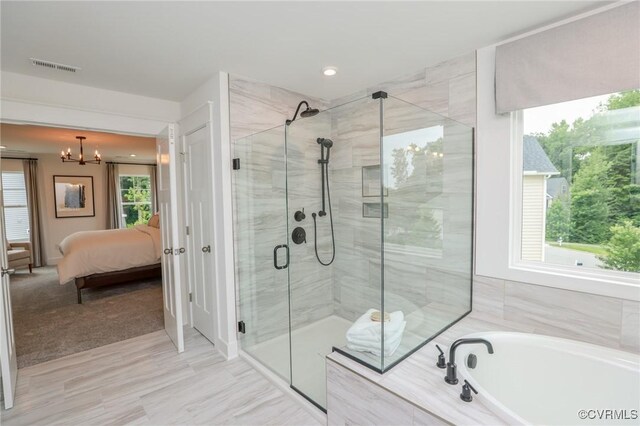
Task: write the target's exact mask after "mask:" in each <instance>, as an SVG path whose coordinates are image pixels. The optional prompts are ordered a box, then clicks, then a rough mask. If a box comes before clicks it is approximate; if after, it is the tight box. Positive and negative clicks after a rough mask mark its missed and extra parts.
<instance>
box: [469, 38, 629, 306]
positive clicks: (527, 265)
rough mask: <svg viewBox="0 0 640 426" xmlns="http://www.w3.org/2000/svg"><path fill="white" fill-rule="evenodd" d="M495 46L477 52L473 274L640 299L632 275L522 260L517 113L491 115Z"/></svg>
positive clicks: (520, 159)
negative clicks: (474, 266)
mask: <svg viewBox="0 0 640 426" xmlns="http://www.w3.org/2000/svg"><path fill="white" fill-rule="evenodd" d="M494 76H495V46H489V47H485V48H482V49H479V50H478V54H477V81H478V86H477V114H478V124H477V129H478V132H477V141H478V142H477V145H476V146H477V152H478V154H477V194H478V195H477V205H478V209H477V213H476V215H477V216H476V217H477V222H476V246H477V249H476V274H477V275H480V276H485V277H492V278H499V279H504V280H509V281H519V282H524V283H528V284H535V285H541V286H545V287H554V288H560V289H565V290H573V291H580V292H584V293H592V294H598V295H602V296H610V297H617V298H621V299H629V300H636V301H640V285H639V283H638V278H637V275H636V274H631V273H622V272H614V271H605V270H603V271H599V270H594V269H585V270H577V269H576V268H574V267H563V266H550V265H543V264H537V263H535V262H523V261H521V260H520V249H521V235H520V233H519V232H512V230H515V229H521V228H520V223H521V220H522V219H521V218H522V191H521V188H522V144H518V143H514V142H513V141H518V140H521V138H522V129H521V126H519V125H518V123H520V122H521V121H520V120H521V119H520V117H521V115H522V113H521V112H516V113H512V114H506V115H496V114H495V91H494Z"/></svg>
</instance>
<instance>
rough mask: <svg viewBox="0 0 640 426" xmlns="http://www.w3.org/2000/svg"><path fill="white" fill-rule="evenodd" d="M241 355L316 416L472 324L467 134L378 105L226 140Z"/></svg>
mask: <svg viewBox="0 0 640 426" xmlns="http://www.w3.org/2000/svg"><path fill="white" fill-rule="evenodd" d="M234 157H235V158H238V159H239V163H240V168H239V169H238V170H234V203H235V204H234V220H235V224H234V225H235V230H234V232H235V250H236V253H235V255H236V256H235V259H236V282H237V297H238V321H239V328H240V330H241V332H240V342H241V348H242V350H243V351H245V352H246V353H247V354H248V355H250V356H251V357H253V358H254V359H256V360H257V361H258V362H260V363H261V364H263V365H264V366H266V367H268V368H269V369H270V370H272V371H273V372H275V373H276V374H277V375H279V376H280V377H281V378H282V379H283V380H286V381H287V382H288V383H289V384H290V386H291V387H292V388H293V389H295V390H296V391H298V392H299V393H301V394H302V395H304V396H305V397H306V398H307V399H309V400H310V401H311V402H313V403H314V404H315V405H317V406H318V407H319V408H321V409H325V407H326V388H325V386H326V378H325V356H326V355H327V354H328V353H330V352H331V351H339V352H341V353H342V354H344V355H346V356H348V357H351V358H352V359H354V360H356V361H358V362H360V363H361V364H363V365H365V366H367V367H369V368H371V369H373V370H375V371H378V372H380V373H382V372H385V371H387V370H388V369H390V368H392V367H393V366H394V365H396V364H397V363H398V362H401V361H402V360H403V359H404V358H406V357H407V356H409V355H410V354H411V353H413V352H414V351H415V350H417V349H419V348H420V347H421V346H423V345H424V344H425V343H427V342H428V341H429V340H431V339H433V338H434V337H435V336H437V335H438V334H439V333H441V332H442V331H444V330H445V329H447V328H448V327H450V326H451V325H452V324H454V323H455V322H456V321H458V320H460V319H461V318H462V317H464V316H465V315H467V314H468V313H469V312H470V311H471V274H472V259H473V257H472V248H473V244H472V242H473V239H472V235H473V229H472V223H473V176H474V169H473V166H474V151H473V129H472V128H471V127H468V126H466V125H463V124H461V123H458V122H455V121H453V120H451V119H448V118H446V117H443V116H440V115H438V114H435V113H433V112H429V111H427V110H424V109H422V108H420V107H418V106H416V105H413V104H411V103H408V102H405V101H402V100H400V99H398V98H394V97H392V96H388V95H387V94H386V93H384V92H377V93H374V94H373V95H372V96H370V97H367V98H363V99H359V100H355V101H353V102H350V103H347V104H344V105H341V106H337V107H334V108H331V109H328V110H326V111H323V112H320V113H319V114H317V115H315V116H313V117H307V118H299V119H297V120H295V121H294V122H292V123H291V124H290V125H283V126H279V127H276V128H273V129H270V130H267V131H264V132H261V133H258V134H255V135H252V136H249V137H246V138H243V139H239V140H236V141H234Z"/></svg>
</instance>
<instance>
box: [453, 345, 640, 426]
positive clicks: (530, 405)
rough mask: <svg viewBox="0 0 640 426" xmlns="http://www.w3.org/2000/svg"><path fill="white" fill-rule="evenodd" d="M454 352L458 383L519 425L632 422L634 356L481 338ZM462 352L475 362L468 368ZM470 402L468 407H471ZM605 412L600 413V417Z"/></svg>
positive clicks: (639, 360) (636, 408) (639, 387)
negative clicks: (490, 349)
mask: <svg viewBox="0 0 640 426" xmlns="http://www.w3.org/2000/svg"><path fill="white" fill-rule="evenodd" d="M464 337H481V338H484V339H487V340H489V341H490V342H491V343H492V344H493V348H494V354H493V355H490V354H488V353H487V349H486V347H485V346H484V345H462V346H460V347H458V349H457V350H456V364H457V365H458V378H459V379H460V382H462V380H463V379H467V381H468V382H469V383H471V385H472V386H474V387H475V388H476V390H477V391H478V392H479V394H480V395H482V398H483V399H484V401H486V402H488V404H489V405H493V408H494V409H495V410H496V411H498V412H500V411H502V412H503V413H504V414H506V416H507V417H511V418H513V419H516V421H518V422H520V423H523V424H545V425H573V424H575V425H596V424H607V425H609V424H623V425H624V424H626V425H637V424H640V356H638V355H635V354H631V353H627V352H623V351H619V350H615V349H608V348H605V347H601V346H596V345H591V344H588V343H582V342H577V341H574V340H567V339H560V338H555V337H548V336H541V335H537V334H526V333H509V332H484V333H474V334H470V335H467V336H464ZM470 354H474V355H476V357H477V365H476V366H475V368H470V366H468V365H467V364H468V358H469V355H470ZM471 404H473V402H471ZM607 410H608V411H607Z"/></svg>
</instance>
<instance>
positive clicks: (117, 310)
mask: <svg viewBox="0 0 640 426" xmlns="http://www.w3.org/2000/svg"><path fill="white" fill-rule="evenodd" d="M0 132H1V135H2V146H3V148H2V183H3V189H4V193H5V206H4V215H5V231H6V235H7V240H8V241H7V243H8V244H9V246H8V248H9V249H10V250H11V251H10V255H13V257H14V258H15V260H14V261H13V262H11V265H10V267H12V268H15V269H16V272H15V274H14V275H13V276H12V281H11V287H12V288H11V291H12V292H11V298H12V307H13V318H14V327H15V338H16V352H17V357H18V365H19V366H20V367H21V368H22V367H26V366H29V365H34V364H38V363H41V362H45V361H48V360H52V359H56V358H59V357H62V356H65V355H69V354H72V353H76V352H79V351H83V350H87V349H90V348H94V347H98V346H103V345H106V344H110V343H114V342H117V341H121V340H125V339H128V338H131V337H135V336H139V335H142V334H146V333H149V332H153V331H156V330H160V329H162V328H163V318H162V290H161V276H160V267H159V257H160V253H161V241H160V231H159V229H158V227H157V226H158V220H157V216H156V217H155V218H153V220H151V219H152V217H153V212H155V211H157V204H156V202H157V195H156V192H155V189H156V185H155V173H156V167H155V144H156V142H155V138H149V137H142V136H132V135H125V134H116V133H105V132H96V131H86V130H77V129H70V128H60V127H46V126H33V125H17V124H6V123H3V124H2V125H0ZM77 136H82V137H85V138H86V139H83V140H82V141H83V150H84V152H85V153H86V154H85V159H86V164H84V165H79V164H78V162H74V161H70V159H71V160H73V159H79V155H80V143H79V142H80V140H79V139H76V137H77ZM96 152H98V153H99V154H98V155H99V156H100V163H99V164H96V163H97V161H96V159H95V157H96ZM62 153H64V156H65V161H62V159H61V155H62ZM89 160H93V163H91V162H90V161H89ZM150 220H151V225H155V227H151V226H148V223H149V221H150ZM62 252H64V255H63V254H62ZM131 268H137V269H136V273H135V274H133V275H132V274H125V277H124V278H123V277H122V273H118V272H113V271H122V270H130V269H131ZM97 273H102V274H104V273H109V274H108V275H106V276H104V277H102V278H101V279H100V276H98V278H99V279H97V280H96V276H95V275H93V274H97ZM114 274H115V275H114ZM90 275H91V276H92V278H93V279H92V280H87V279H84V278H80V277H86V276H90ZM76 278H78V279H76Z"/></svg>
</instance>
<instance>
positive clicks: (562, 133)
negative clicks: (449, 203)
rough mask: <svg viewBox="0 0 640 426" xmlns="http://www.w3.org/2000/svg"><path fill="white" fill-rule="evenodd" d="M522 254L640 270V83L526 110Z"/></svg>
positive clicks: (543, 261) (549, 263)
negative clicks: (639, 87)
mask: <svg viewBox="0 0 640 426" xmlns="http://www.w3.org/2000/svg"><path fill="white" fill-rule="evenodd" d="M518 116H519V117H520V119H521V122H520V123H519V124H520V125H521V130H522V141H521V142H522V145H521V149H520V152H521V153H522V155H521V158H522V174H521V179H522V180H521V186H520V187H521V197H520V201H519V203H520V229H519V231H520V232H519V233H518V234H519V239H520V241H519V243H520V244H519V247H520V252H519V259H518V261H519V262H521V263H525V264H529V265H535V264H538V265H542V266H545V267H554V268H557V267H560V268H578V269H580V270H588V272H589V273H595V272H596V271H602V272H604V273H614V274H615V273H619V274H629V273H632V274H634V275H635V274H637V273H640V168H639V167H638V157H639V156H640V90H631V91H627V92H620V93H612V94H608V95H603V96H596V97H591V98H585V99H579V100H575V101H570V102H563V103H558V104H554V105H547V106H541V107H537V108H530V109H526V110H523V111H522V112H521V114H520V113H519V115H518Z"/></svg>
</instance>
